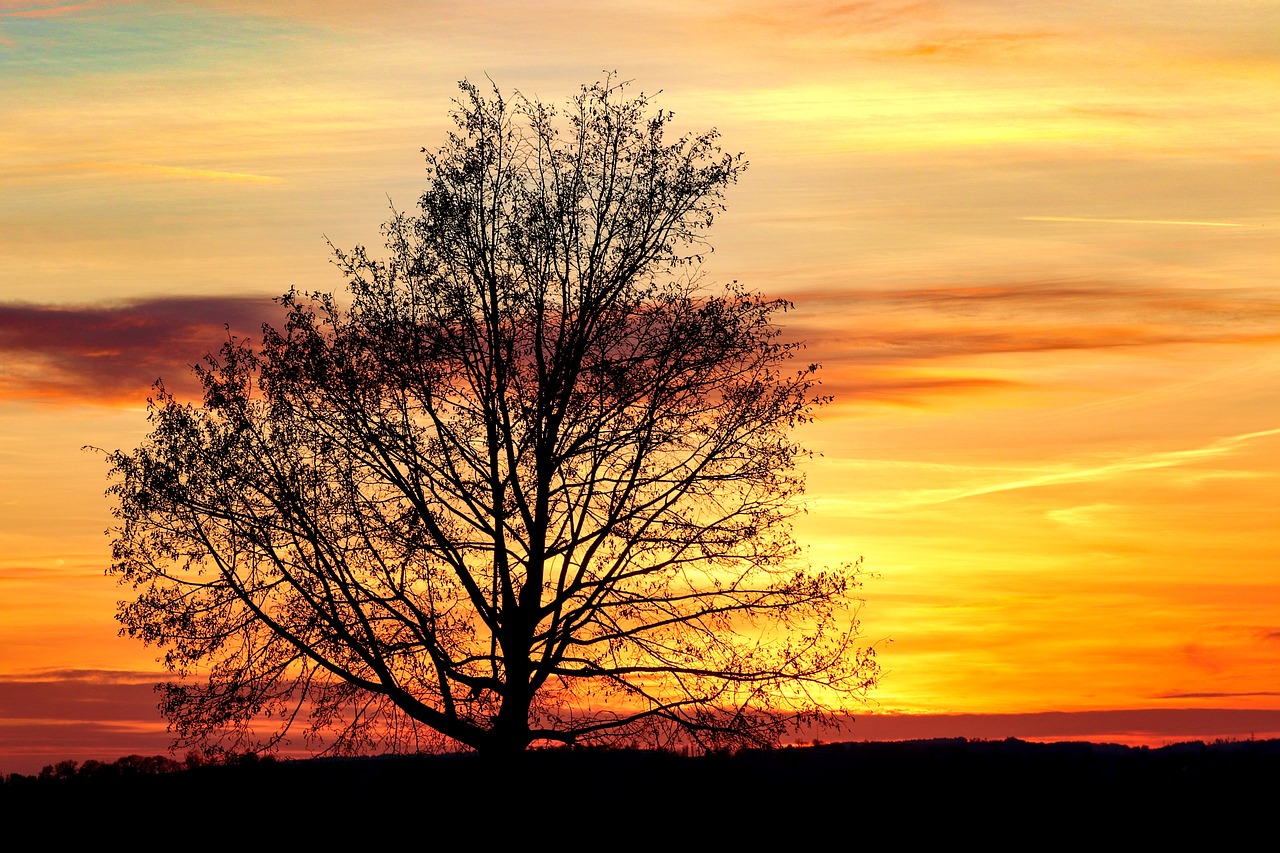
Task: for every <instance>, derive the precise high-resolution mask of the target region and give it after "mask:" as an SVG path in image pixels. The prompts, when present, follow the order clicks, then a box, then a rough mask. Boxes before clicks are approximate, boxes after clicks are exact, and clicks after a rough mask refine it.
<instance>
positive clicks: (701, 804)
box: [0, 739, 1280, 850]
mask: <svg viewBox="0 0 1280 853" xmlns="http://www.w3.org/2000/svg"><path fill="white" fill-rule="evenodd" d="M107 769H108V770H109V769H110V768H107ZM154 770H155V768H154V767H153V768H151V769H146V768H143V767H142V766H141V765H137V764H136V762H135V765H130V766H127V767H123V769H119V770H116V771H111V772H106V771H104V770H102V769H100V770H99V772H97V773H96V774H71V775H70V778H62V779H58V778H43V779H41V778H35V777H16V776H14V777H9V779H7V780H6V783H5V785H4V788H3V791H2V792H0V817H3V819H4V820H5V823H6V824H7V826H8V827H9V828H10V829H11V830H13V829H15V828H17V827H19V826H21V825H24V824H27V825H34V826H36V827H38V828H41V829H43V830H45V831H52V832H53V833H54V835H53V836H52V837H53V838H63V839H65V838H67V837H68V833H70V834H72V835H75V834H80V835H83V836H86V837H98V838H100V839H105V838H108V837H115V838H119V839H121V840H123V841H139V840H140V839H142V838H151V839H153V840H155V841H160V839H161V838H166V839H168V842H169V843H172V844H173V845H174V846H179V847H181V846H184V843H183V841H182V839H184V838H186V839H189V838H191V837H192V834H193V833H194V836H195V837H200V838H203V840H205V841H208V842H213V843H214V844H215V845H218V846H222V845H225V846H227V847H232V846H234V847H240V846H242V845H246V844H248V845H250V846H253V847H256V846H257V844H256V843H254V842H260V841H268V840H274V841H278V842H286V843H288V842H311V841H321V842H326V841H328V842H337V841H339V840H343V839H352V840H362V839H363V840H367V841H370V842H374V841H383V842H385V841H392V840H395V841H411V842H414V846H415V847H419V848H423V849H437V848H440V847H442V846H447V847H449V848H453V847H456V846H458V845H461V846H462V847H471V846H476V849H481V850H485V849H491V848H492V846H493V845H494V844H496V843H503V842H511V841H517V842H519V841H527V842H529V845H531V849H538V850H541V849H547V847H546V845H545V844H544V843H541V842H545V841H551V842H552V847H553V848H562V849H573V850H578V849H583V848H585V847H590V848H591V849H641V848H645V849H657V850H667V849H690V848H695V847H706V848H708V849H716V850H718V849H723V848H724V847H726V846H730V845H732V846H740V847H743V848H744V849H755V848H758V847H761V846H765V845H767V844H773V843H775V842H779V843H782V842H785V843H787V844H788V845H789V847H794V846H796V845H799V846H800V847H801V849H803V850H810V849H828V848H829V847H833V848H835V849H851V848H854V847H861V846H865V844H866V843H868V842H871V841H873V840H878V841H886V842H889V841H892V842H895V847H896V846H897V845H898V844H905V845H906V846H908V847H910V846H912V845H911V843H910V842H912V841H923V840H933V841H945V840H947V839H954V840H959V839H971V840H972V839H982V840H986V841H996V842H1002V843H1004V844H1013V845H1016V846H1027V847H1030V848H1039V847H1041V846H1046V845H1047V846H1049V847H1054V848H1057V847H1058V846H1059V844H1058V843H1057V842H1062V841H1066V840H1075V841H1079V842H1090V839H1092V841H1093V842H1101V841H1103V840H1104V839H1105V840H1110V841H1115V840H1119V839H1128V840H1131V841H1133V842H1146V843H1150V842H1152V841H1154V840H1157V839H1165V840H1173V841H1180V842H1189V841H1191V840H1195V839H1203V840H1205V841H1207V842H1211V843H1216V845H1221V844H1223V843H1230V842H1231V841H1233V840H1236V839H1239V840H1241V841H1242V842H1243V841H1245V840H1247V839H1250V838H1252V837H1253V836H1254V835H1255V832H1256V831H1261V832H1263V833H1264V835H1265V837H1267V838H1270V839H1271V840H1272V841H1274V837H1275V836H1274V833H1275V830H1274V829H1273V826H1274V821H1275V818H1276V817H1277V816H1278V815H1280V740H1271V741H1242V742H1228V743H1214V744H1204V743H1199V742H1195V743H1185V744H1177V745H1173V746H1166V747H1162V748H1159V749H1143V748H1130V747H1122V746H1114V745H1099V744H1086V743H1057V744H1034V743H1026V742H1023V741H1018V740H1006V741H966V740H963V739H956V740H933V741H912V742H904V743H849V744H828V745H823V746H816V747H806V748H794V749H780V750H773V751H749V752H742V753H739V754H737V755H733V756H720V755H716V756H703V757H694V758H689V757H682V756H678V755H671V754H666V753H653V752H643V751H568V750H557V751H541V752H532V753H529V754H527V755H524V756H521V757H520V758H519V759H517V760H506V761H495V760H488V759H485V758H482V757H479V756H475V755H440V756H407V757H383V758H360V759H340V760H339V759H317V760H310V761H262V762H252V763H240V764H235V765H217V766H203V767H195V768H189V769H181V770H172V769H170V770H169V772H154ZM46 775H48V774H46ZM155 833H159V835H158V836H157V835H156V834H155ZM555 839H558V840H555ZM535 841H537V842H539V843H534V842H535ZM148 846H150V845H148ZM166 846H169V845H168V844H166ZM196 846H198V847H200V848H201V849H203V847H205V846H207V845H205V844H200V845H196ZM1090 846H1093V844H1092V842H1091V843H1090ZM522 849H523V848H522Z"/></svg>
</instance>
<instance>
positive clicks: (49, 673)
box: [0, 0, 1280, 772]
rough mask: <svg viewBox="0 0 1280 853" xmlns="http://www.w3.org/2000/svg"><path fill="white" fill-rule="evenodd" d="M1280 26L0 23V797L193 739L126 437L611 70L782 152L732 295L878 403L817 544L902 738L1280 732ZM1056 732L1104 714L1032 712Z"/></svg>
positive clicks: (821, 469)
mask: <svg viewBox="0 0 1280 853" xmlns="http://www.w3.org/2000/svg"><path fill="white" fill-rule="evenodd" d="M317 6H322V7H323V8H317ZM1278 33H1280V4H1277V3H1276V2H1275V0H1213V2H1210V1H1209V0H1204V2H1191V0H1162V2H1159V3H1156V2H1146V0H1132V2H1123V3H1116V2H1112V1H1111V0H1107V2H1103V0H1096V2H1090V0H1080V2H1073V3H1069V4H1031V3H1024V2H1014V0H923V2H908V1H907V0H902V2H875V0H868V2H853V3H834V2H830V3H828V2H817V0H805V2H777V0H773V2H767V3H766V2H754V0H735V2H730V1H729V0H722V2H705V3H687V2H674V0H670V1H669V0H648V2H632V3H624V4H601V3H587V2H564V1H563V0H560V2H548V3H545V4H528V3H524V2H515V0H509V2H491V3H486V2H460V0H459V2H453V0H449V1H448V2H422V3H408V2H394V1H393V0H383V2H370V0H363V2H359V3H356V2H345V0H342V1H340V2H331V3H326V4H311V3H304V2H235V0H225V2H218V1H217V0H206V1H205V2H191V3H182V4H177V3H158V2H146V1H145V0H137V2H123V0H121V2H92V0H91V2H85V3H67V4H55V3H41V2H27V1H26V0H0V92H3V95H2V96H0V152H3V160H2V161H0V164H2V165H0V199H2V200H3V201H2V202H0V772H8V771H15V770H21V771H23V772H32V769H33V768H34V769H39V766H40V765H41V764H43V763H47V762H48V761H50V760H53V759H57V758H62V757H76V758H85V757H98V758H106V759H113V758H115V757H118V756H119V755H121V754H124V753H126V752H130V751H139V750H145V751H149V752H154V751H157V750H158V749H160V748H162V747H163V745H164V743H165V742H166V738H165V736H164V733H163V722H162V721H160V720H159V719H158V718H157V717H156V716H155V715H154V709H153V697H152V696H151V695H150V693H149V688H148V687H147V685H149V684H150V683H152V682H153V681H154V680H155V679H156V677H157V673H158V667H157V665H156V664H155V661H154V652H153V651H152V650H148V649H145V648H143V647H141V646H139V645H137V644H135V643H132V642H130V641H126V640H123V639H120V638H118V637H116V635H115V623H114V620H113V614H114V603H115V601H116V599H117V598H119V597H121V595H122V591H118V590H117V589H116V588H115V587H114V585H113V583H112V582H111V581H110V580H109V579H107V578H105V577H104V576H103V569H104V567H105V566H106V563H107V559H108V556H107V539H106V537H104V536H103V535H102V531H103V530H104V528H106V527H107V526H108V525H109V523H110V518H109V515H108V504H107V502H106V500H105V499H104V498H103V497H102V490H103V488H104V487H105V465H104V464H103V461H102V459H101V457H100V456H99V455H98V454H95V453H94V452H92V451H83V450H81V447H82V446H84V445H92V446H97V447H103V448H107V449H115V448H117V447H132V446H133V445H135V444H136V443H137V442H138V440H139V439H140V438H141V436H142V435H143V433H144V430H145V421H144V410H145V397H146V394H147V387H148V385H149V383H150V382H151V381H152V380H154V379H155V378H156V377H157V376H159V375H164V376H165V377H166V378H167V379H168V380H169V381H170V382H180V381H181V379H182V378H183V374H184V368H183V365H185V364H189V363H191V362H193V361H195V360H196V359H198V358H199V357H200V355H201V354H202V353H204V352H205V351H207V350H210V349H215V348H216V347H217V345H218V342H219V339H220V337H221V336H222V335H223V334H225V333H224V332H223V323H231V324H232V326H233V327H235V328H239V329H243V330H245V331H251V330H253V328H254V327H255V325H256V324H257V322H258V321H259V318H260V317H261V316H262V312H263V311H267V310H269V309H270V305H269V302H268V300H269V297H271V296H273V295H278V294H279V293H281V292H282V291H284V290H285V289H287V288H288V287H290V286H292V285H296V286H298V287H300V288H302V289H334V288H338V287H340V286H341V280H340V278H339V277H338V275H337V273H336V271H335V270H334V268H333V267H332V266H331V265H330V264H329V255H328V250H327V247H326V244H325V237H326V236H327V237H328V238H329V239H331V240H332V241H333V242H334V243H335V244H336V245H339V246H348V247H349V246H352V245H354V244H357V243H367V244H370V245H377V243H378V235H377V226H378V225H379V224H380V223H381V222H382V221H383V220H384V219H385V218H386V216H387V214H388V198H390V199H391V200H392V201H394V202H395V203H396V204H397V206H399V207H401V208H408V207H411V206H412V204H413V203H414V201H415V200H416V198H417V194H418V192H419V190H420V184H419V182H420V179H421V177H422V174H423V172H422V168H423V164H422V159H421V158H422V155H421V153H420V149H421V148H423V147H424V146H425V147H434V146H436V145H438V144H439V143H440V142H441V141H442V139H443V134H444V132H445V126H446V121H447V109H448V103H449V99H450V98H451V97H452V95H453V94H454V92H455V89H456V82H457V81H458V80H459V79H460V78H463V77H469V78H471V79H473V80H480V79H483V76H484V75H485V74H488V75H489V76H491V77H492V78H493V79H494V80H495V81H496V82H497V83H499V84H500V85H501V86H502V87H503V88H504V89H506V90H516V89H518V90H520V91H522V92H525V93H526V94H529V95H533V96H537V97H540V98H543V99H546V100H555V101H559V100H561V99H562V98H564V97H566V96H567V95H568V94H569V93H571V92H572V91H573V90H574V89H575V88H576V86H577V85H578V84H579V83H582V82H587V81H591V80H595V79H597V78H599V77H600V76H601V75H602V72H603V71H605V70H612V69H617V70H618V72H619V73H620V75H621V76H622V77H624V78H629V79H634V80H635V87H636V88H637V89H643V90H645V91H648V92H654V91H656V90H659V89H660V90H662V94H661V96H660V97H659V103H660V104H661V105H662V106H664V107H667V108H671V109H673V110H675V112H676V124H677V125H678V126H679V127H682V128H689V129H702V128H705V127H709V126H716V127H718V128H719V129H720V131H721V132H722V135H723V141H724V143H725V145H726V147H728V148H731V149H733V150H742V151H744V152H746V155H747V158H748V159H749V160H750V162H751V166H750V169H749V170H748V172H747V174H746V175H745V177H744V179H743V180H742V181H741V182H740V184H739V185H738V186H737V187H736V188H734V189H733V191H732V192H731V194H730V196H729V198H728V207H729V210H728V213H727V214H726V215H724V216H723V217H722V219H721V220H720V222H719V223H718V225H717V227H716V229H715V231H714V232H713V234H712V242H713V243H714V245H715V247H716V252H715V254H714V255H713V256H712V257H711V259H710V260H709V262H708V264H707V272H708V275H709V276H710V277H711V279H712V280H721V279H724V280H727V279H737V280H739V281H741V282H743V283H744V284H746V285H748V286H750V287H753V288H757V289H760V290H762V291H764V292H766V293H768V294H770V295H779V296H786V297H788V298H791V299H793V300H794V301H795V302H796V303H797V310H796V311H795V312H794V313H791V314H788V315H787V318H786V320H787V323H788V326H789V332H790V333H791V334H793V335H796V336H799V337H803V338H805V339H806V340H807V341H808V343H809V352H808V355H809V356H810V357H812V358H813V359H814V360H817V361H821V362H822V363H823V364H824V366H825V371H824V380H825V383H826V385H827V386H828V388H829V389H830V390H831V391H832V392H833V393H834V394H836V396H837V402H836V403H835V405H833V406H832V407H830V408H829V409H828V410H827V411H826V412H825V415H824V417H823V420H822V422H821V423H819V424H817V425H815V426H813V427H811V428H809V429H808V430H807V431H806V432H805V433H804V434H803V435H802V436H801V437H802V439H803V440H804V441H805V442H806V443H808V444H809V445H810V446H811V447H812V448H813V449H815V450H817V451H820V452H821V453H822V454H823V455H822V457H821V458H820V459H817V460H815V462H814V463H813V464H812V465H811V466H810V468H809V482H810V488H809V498H810V507H809V510H810V511H809V514H808V515H807V516H806V517H805V519H804V520H803V522H802V524H801V525H800V527H799V531H798V532H799V534H800V538H801V539H802V540H803V541H806V542H808V543H809V544H810V546H811V548H812V555H813V558H814V560H815V561H816V562H819V563H823V562H826V563H834V562H842V561H845V560H848V559H851V558H855V557H857V556H859V555H861V556H863V557H865V566H866V567H867V569H868V570H869V571H870V572H872V573H874V577H873V578H871V579H869V580H868V582H867V584H866V586H865V590H864V591H865V595H866V599H867V603H866V606H865V608H864V610H863V627H864V630H865V633H866V639H867V641H868V642H873V641H874V642H876V643H877V644H878V645H877V648H878V649H879V651H880V658H879V659H880V662H881V664H882V665H883V666H884V668H885V671H886V672H885V676H884V679H883V682H882V684H881V686H880V687H879V689H878V690H877V691H876V692H875V694H874V696H873V699H874V702H873V705H872V707H871V709H870V710H872V711H875V712H881V713H909V714H935V715H976V716H966V717H955V716H948V717H942V716H939V717H936V718H935V720H936V721H937V725H936V727H935V728H934V729H930V730H928V731H933V732H936V733H940V734H957V733H959V734H964V733H966V731H967V732H969V733H970V736H983V737H991V736H1001V734H1000V733H1001V732H1007V733H1008V734H1017V735H1019V736H1038V737H1054V736H1062V737H1067V736H1073V737H1076V736H1080V737H1094V738H1095V739H1129V740H1140V739H1146V740H1148V741H1150V742H1153V743H1159V742H1163V740H1171V739H1178V738H1181V737H1186V736H1196V737H1201V736H1203V737H1216V736H1241V737H1247V736H1249V734H1251V733H1254V734H1258V735H1262V734H1267V733H1270V734H1276V733H1280V535H1277V531H1278V530H1280V504H1278V502H1277V501H1276V500H1275V497H1274V495H1275V494H1276V492H1277V485H1278V483H1277V479H1278V477H1277V474H1278V472H1280V466H1278V465H1277V463H1278V462H1280V381H1277V380H1280V292H1278V291H1277V289H1276V286H1275V274H1274V270H1275V267H1276V259H1277V258H1280V238H1278V237H1277V233H1278V226H1280V167H1278V164H1280V142H1278V141H1277V139H1278V137H1277V135H1276V132H1275V130H1276V128H1277V127H1280V99H1278V98H1277V94H1276V93H1277V92H1280V42H1278V41H1277V34H1278ZM852 710H853V711H854V712H855V713H858V714H862V713H864V712H865V711H866V710H867V709H852ZM1189 711H1196V712H1198V713H1199V715H1198V716H1196V715H1191V716H1188V713H1189ZM1207 711H1219V712H1221V713H1217V715H1216V716H1215V715H1214V714H1205V713H1204V712H1207ZM1227 711H1235V712H1239V713H1237V714H1236V715H1235V716H1234V717H1233V716H1232V715H1231V714H1228V713H1227ZM1043 712H1079V713H1078V714H1077V716H1076V717H1074V718H1073V719H1075V720H1076V721H1077V723H1078V725H1077V724H1072V725H1066V724H1064V725H1063V726H1061V727H1060V730H1056V731H1048V732H1041V731H1040V730H1039V729H1036V728H1035V727H1034V726H1032V727H1031V728H1030V729H1028V728H1026V727H1020V725H1021V724H1019V723H1016V722H1014V721H1016V720H1018V719H1024V720H1038V721H1043V720H1045V719H1055V720H1056V719H1058V718H1057V717H1052V718H1045V717H1043V716H1039V717H1025V718H1024V717H996V716H991V715H1033V714H1042V713H1043ZM1084 712H1090V714H1085V713H1084ZM1092 712H1116V714H1119V715H1120V716H1117V715H1116V714H1109V715H1108V714H1093V713H1092ZM1244 712H1248V714H1249V715H1247V716H1245V715H1244ZM1266 712H1271V714H1270V715H1268V714H1267V713H1266ZM1124 714H1128V715H1129V716H1124ZM1179 714H1181V715H1182V716H1181V717H1177V719H1178V720H1179V722H1176V723H1175V722H1172V721H1173V720H1174V717H1176V716H1177V715H1179ZM1143 715H1145V716H1143ZM1162 715H1163V716H1162ZM1068 716H1070V714H1068ZM977 719H983V720H986V721H987V723H986V724H989V726H988V728H982V727H978V728H972V729H964V728H963V726H961V727H960V728H955V726H958V725H960V724H959V723H956V722H955V721H956V720H977ZM1161 720H1163V721H1164V722H1160V721H1161ZM1188 720H1193V721H1194V723H1191V722H1187V721H1188ZM993 721H994V722H993ZM1080 721H1089V722H1088V723H1087V725H1086V724H1085V723H1084V722H1080ZM1268 721H1269V722H1268ZM986 724H984V725H986ZM858 725H859V724H855V726H854V728H853V729H852V730H851V734H852V735H853V736H859V735H860V733H868V736H870V735H871V734H874V735H875V736H877V737H882V736H883V737H887V736H892V734H893V731H894V730H887V729H882V728H874V727H872V726H871V725H870V724H867V723H865V721H864V725H863V728H862V729H859V728H858ZM876 725H880V722H877V723H876ZM913 725H915V724H913ZM1037 725H1039V723H1037ZM1267 725H1270V726H1271V727H1272V728H1271V730H1270V732H1266V731H1261V730H1259V727H1262V728H1263V729H1265V728H1266V727H1267ZM1001 727H1004V728H1001ZM1081 727H1083V728H1081ZM1187 727H1190V729H1192V730H1190V731H1188V730H1186V729H1187ZM1049 728H1050V729H1052V728H1053V726H1052V725H1050V726H1049ZM886 731H887V732H888V734H885V732H886ZM897 731H902V732H908V734H909V735H910V736H917V735H919V733H920V732H919V731H918V730H917V729H915V728H911V729H909V730H908V729H905V728H904V729H900V730H897ZM903 736H908V735H906V734H904V735H903Z"/></svg>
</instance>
